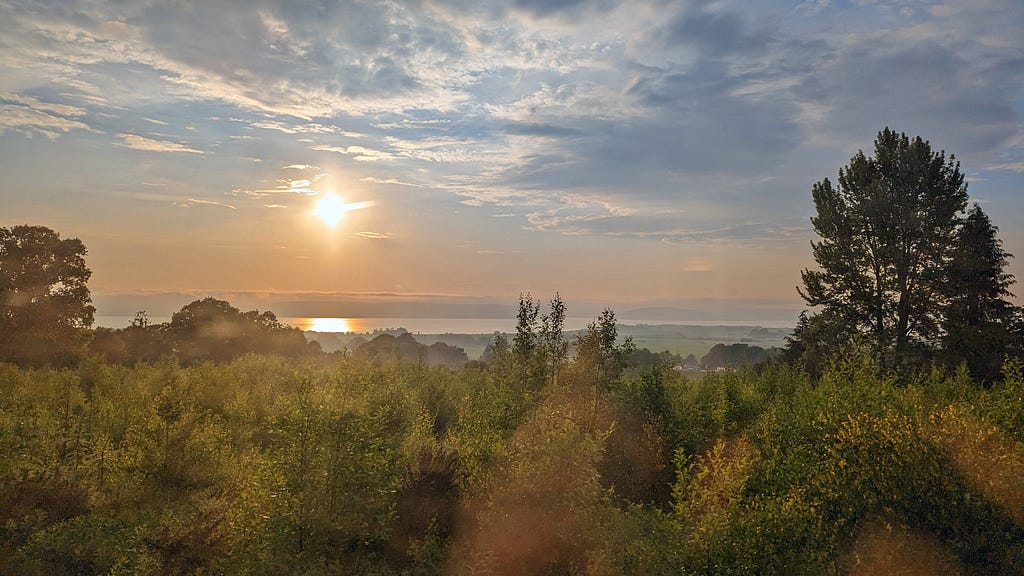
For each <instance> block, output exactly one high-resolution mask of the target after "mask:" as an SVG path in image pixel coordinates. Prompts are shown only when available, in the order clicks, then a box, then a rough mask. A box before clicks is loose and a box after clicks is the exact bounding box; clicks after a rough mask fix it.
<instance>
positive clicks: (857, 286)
mask: <svg viewBox="0 0 1024 576" xmlns="http://www.w3.org/2000/svg"><path fill="white" fill-rule="evenodd" d="M813 196H814V205H815V208H816V209H817V216H815V217H813V218H811V222H812V224H813V225H814V230H815V232H817V233H818V235H819V236H820V237H821V240H820V241H819V242H812V243H811V247H812V250H813V253H814V260H815V261H816V262H817V264H818V266H819V267H820V270H806V269H805V270H803V271H802V273H801V275H802V278H803V285H804V287H803V289H802V290H801V291H800V294H801V296H803V298H804V300H806V301H807V303H808V304H809V305H811V306H820V307H822V308H823V309H824V311H825V312H827V313H828V316H826V317H825V319H828V320H835V321H838V322H841V323H844V324H846V325H848V326H851V327H853V328H854V329H856V330H857V331H860V332H863V333H865V334H866V335H867V337H868V339H869V341H870V343H871V345H872V347H873V348H874V353H875V354H876V355H877V357H878V360H879V364H880V366H881V367H882V368H883V369H885V370H893V369H900V368H902V367H904V366H906V365H908V364H910V363H911V361H912V360H913V357H914V356H915V355H918V354H920V352H921V351H922V348H924V347H925V346H927V345H929V344H934V343H935V342H936V341H937V339H938V337H939V334H940V328H941V326H940V323H941V317H942V312H943V308H944V306H945V298H944V296H945V295H946V293H947V291H946V286H945V282H946V274H947V263H948V260H949V247H950V246H951V245H952V244H953V243H954V241H955V240H956V236H957V229H958V225H959V224H960V216H961V214H962V213H963V210H964V208H965V207H966V205H967V186H966V184H965V183H964V175H963V174H962V173H961V172H960V165H959V163H958V162H956V160H955V158H954V157H953V156H952V155H951V156H950V157H949V159H948V160H947V159H946V156H945V153H944V152H940V153H934V152H933V151H932V148H931V146H930V145H929V143H928V142H927V141H925V140H922V139H921V138H920V137H916V138H914V139H913V140H911V139H909V138H908V137H907V136H906V135H905V134H897V133H896V132H894V131H892V130H890V129H888V128H886V129H884V130H883V131H882V132H880V133H879V134H878V137H877V138H876V140H875V156H874V157H869V156H865V155H864V153H863V152H858V153H857V154H856V155H855V156H854V157H853V158H851V159H850V163H849V164H848V165H847V166H846V167H845V168H841V169H840V170H839V186H838V187H837V188H836V187H833V186H832V183H831V182H830V181H829V180H828V179H827V178H826V179H825V180H822V181H821V182H818V183H817V184H815V185H814V188H813Z"/></svg>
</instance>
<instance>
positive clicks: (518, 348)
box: [512, 294, 540, 358]
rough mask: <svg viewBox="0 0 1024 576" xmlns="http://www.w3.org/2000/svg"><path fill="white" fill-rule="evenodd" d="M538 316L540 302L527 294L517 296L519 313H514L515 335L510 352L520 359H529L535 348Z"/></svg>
mask: <svg viewBox="0 0 1024 576" xmlns="http://www.w3.org/2000/svg"><path fill="white" fill-rule="evenodd" d="M539 315H540V301H539V300H534V299H533V297H532V296H530V295H529V294H520V295H519V311H518V312H517V313H516V335H515V337H514V338H513V339H512V352H513V353H514V354H516V355H517V356H520V357H522V358H527V357H529V356H530V355H531V354H532V353H533V351H534V349H535V348H536V347H537V343H538V342H537V341H538V337H537V317H538V316H539Z"/></svg>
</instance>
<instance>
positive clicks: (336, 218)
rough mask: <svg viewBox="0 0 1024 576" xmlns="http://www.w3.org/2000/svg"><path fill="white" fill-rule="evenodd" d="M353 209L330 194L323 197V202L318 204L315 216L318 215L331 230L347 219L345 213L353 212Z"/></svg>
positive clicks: (314, 210) (314, 211)
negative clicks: (343, 219)
mask: <svg viewBox="0 0 1024 576" xmlns="http://www.w3.org/2000/svg"><path fill="white" fill-rule="evenodd" d="M351 209H352V207H351V206H349V205H348V204H345V202H344V201H343V200H342V199H341V198H338V197H337V196H335V195H334V194H328V195H326V196H324V197H323V199H322V200H320V201H319V202H317V204H316V208H314V209H313V214H316V216H317V217H319V218H320V219H321V220H323V222H324V224H327V225H328V226H330V227H331V228H333V227H335V226H337V225H338V222H341V219H342V218H344V217H345V213H346V212H348V211H349V210H351Z"/></svg>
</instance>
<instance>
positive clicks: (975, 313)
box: [942, 204, 1014, 384]
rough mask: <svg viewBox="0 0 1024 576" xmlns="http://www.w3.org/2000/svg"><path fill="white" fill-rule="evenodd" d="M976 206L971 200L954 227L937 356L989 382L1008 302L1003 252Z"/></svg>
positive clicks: (1000, 357)
mask: <svg viewBox="0 0 1024 576" xmlns="http://www.w3.org/2000/svg"><path fill="white" fill-rule="evenodd" d="M996 231H997V228H996V227H995V226H993V225H992V222H991V221H990V220H989V218H988V216H987V215H986V214H985V212H984V211H982V209H981V207H980V206H978V205H977V204H975V205H974V206H973V207H972V208H971V209H970V210H969V211H968V212H967V217H966V218H965V219H964V223H963V225H962V226H961V227H960V230H959V233H958V235H957V238H956V245H955V247H954V250H953V256H952V261H951V262H950V265H949V283H948V288H947V292H948V295H949V299H950V301H949V305H948V307H947V308H946V314H945V324H946V326H945V334H944V336H943V342H942V347H943V352H944V353H943V357H944V360H945V361H946V363H947V364H948V365H951V366H954V367H955V366H956V365H958V364H960V363H961V362H963V363H965V364H966V365H967V370H968V372H969V373H970V375H971V377H972V378H974V379H975V380H977V381H979V382H981V383H983V384H991V383H992V382H993V381H995V380H998V379H999V377H1000V375H1001V374H1000V369H1001V367H1002V365H1003V362H1004V361H1005V360H1006V358H1005V355H1006V352H1007V349H1008V348H1010V347H1011V344H1012V339H1013V336H1014V335H1013V333H1012V324H1013V306H1012V305H1011V304H1010V303H1009V302H1008V301H1007V300H1006V298H1008V297H1010V296H1012V294H1010V290H1009V287H1010V286H1011V285H1012V284H1013V282H1014V279H1013V276H1012V275H1010V274H1007V273H1006V272H1004V270H1003V269H1004V267H1005V266H1006V265H1007V260H1008V258H1010V257H1011V255H1010V254H1007V253H1006V251H1004V250H1003V248H1002V242H1001V241H1000V240H999V239H998V238H997V237H996Z"/></svg>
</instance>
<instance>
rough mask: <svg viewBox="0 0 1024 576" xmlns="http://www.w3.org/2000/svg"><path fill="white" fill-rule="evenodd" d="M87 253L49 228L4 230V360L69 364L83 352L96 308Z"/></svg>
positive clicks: (0, 321) (0, 335)
mask: <svg viewBox="0 0 1024 576" xmlns="http://www.w3.org/2000/svg"><path fill="white" fill-rule="evenodd" d="M85 254H86V249H85V245H84V244H83V243H82V241H81V240H79V239H78V238H67V239H63V240H62V239H61V238H60V236H59V235H58V234H57V233H56V232H54V231H53V230H51V229H49V228H46V227H45V226H13V227H11V228H0V361H8V362H14V363H16V364H19V365H22V366H41V365H45V364H67V363H69V362H71V361H73V360H74V359H75V358H76V356H77V355H78V354H79V353H80V352H81V351H82V350H83V347H84V346H85V343H86V338H85V336H86V331H87V329H88V328H89V326H91V325H92V322H93V313H94V312H95V310H96V309H95V308H94V307H93V306H92V304H91V302H92V299H91V298H90V296H89V287H88V286H87V285H86V283H87V282H88V281H89V277H90V276H91V275H92V272H91V271H90V270H89V268H87V267H86V265H85Z"/></svg>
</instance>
